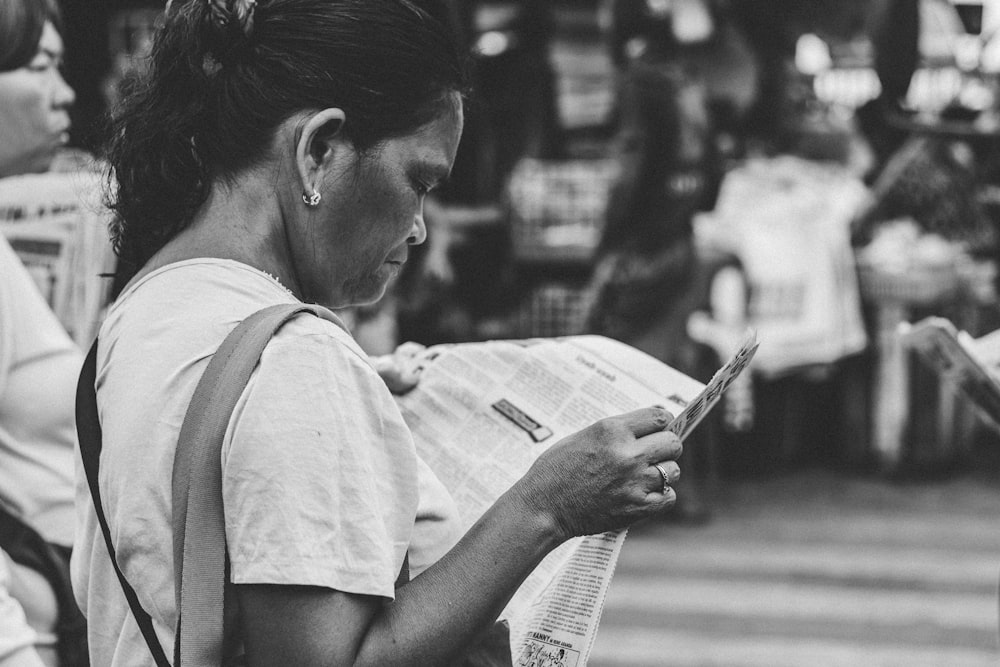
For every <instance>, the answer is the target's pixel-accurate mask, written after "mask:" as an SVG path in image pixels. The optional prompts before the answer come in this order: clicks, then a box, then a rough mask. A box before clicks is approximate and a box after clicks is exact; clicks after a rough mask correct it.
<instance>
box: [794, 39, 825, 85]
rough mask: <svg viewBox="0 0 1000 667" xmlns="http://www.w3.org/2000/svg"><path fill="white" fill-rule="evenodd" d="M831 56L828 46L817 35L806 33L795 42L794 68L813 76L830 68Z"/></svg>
mask: <svg viewBox="0 0 1000 667" xmlns="http://www.w3.org/2000/svg"><path fill="white" fill-rule="evenodd" d="M832 65H833V58H831V57H830V47H829V46H828V45H827V43H826V42H824V41H823V40H822V38H820V37H819V36H818V35H814V34H812V33H807V34H805V35H802V36H801V37H799V40H798V42H796V44H795V68H796V69H798V70H799V71H800V72H802V73H803V74H806V75H810V76H815V75H817V74H819V73H820V72H823V71H826V70H828V69H830V67H831V66H832Z"/></svg>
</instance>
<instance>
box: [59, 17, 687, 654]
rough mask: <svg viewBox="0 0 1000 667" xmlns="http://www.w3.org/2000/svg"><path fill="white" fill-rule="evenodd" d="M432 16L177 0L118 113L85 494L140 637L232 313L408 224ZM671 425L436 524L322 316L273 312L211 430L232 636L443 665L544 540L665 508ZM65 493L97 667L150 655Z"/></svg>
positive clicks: (594, 434)
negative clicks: (115, 263)
mask: <svg viewBox="0 0 1000 667" xmlns="http://www.w3.org/2000/svg"><path fill="white" fill-rule="evenodd" d="M440 16H441V14H440V8H439V7H438V6H437V5H436V3H432V2H429V1H427V0H424V1H417V0H257V2H253V0H230V1H228V2H224V1H222V0H173V2H172V3H171V5H170V7H169V8H168V10H167V13H166V17H165V22H164V27H163V28H162V29H161V31H160V32H159V34H158V35H157V36H156V39H155V44H154V47H153V53H152V57H151V62H150V71H149V73H148V78H146V79H145V80H143V81H142V82H141V83H140V84H139V85H137V86H136V87H135V88H134V90H133V91H132V93H131V96H130V97H129V98H128V99H127V100H126V101H125V103H124V108H123V109H122V110H121V111H120V113H119V115H118V118H117V126H116V130H115V133H114V140H113V143H112V145H111V147H110V150H109V153H108V155H109V160H110V163H111V165H112V167H113V173H114V176H115V178H116V182H115V187H114V193H113V207H114V209H115V211H116V212H117V214H118V216H119V219H120V223H119V224H118V225H117V227H116V229H115V234H116V238H117V247H118V250H119V252H120V256H121V260H122V264H123V266H125V267H131V270H132V271H134V273H135V275H134V276H132V278H131V281H130V283H129V284H128V285H126V287H125V289H124V290H123V291H122V293H121V295H120V296H119V298H118V299H117V301H116V302H115V303H114V304H113V305H112V307H111V308H110V310H109V312H108V315H107V318H106V320H105V322H104V324H103V327H102V329H101V331H100V335H99V344H98V348H97V355H96V359H97V363H96V382H95V386H96V401H97V407H98V410H97V412H98V413H99V415H100V425H101V427H102V429H103V443H102V446H103V450H102V453H101V457H100V459H101V460H100V475H99V491H100V494H101V496H102V506H103V511H104V514H105V515H106V517H107V522H108V524H109V532H110V535H111V536H112V541H113V543H114V548H115V550H116V553H117V563H118V564H119V565H120V567H121V570H122V574H123V575H124V578H125V579H126V580H127V581H128V582H130V584H131V587H132V588H134V590H135V593H136V598H137V599H138V602H139V603H140V604H141V605H142V607H143V608H144V609H145V611H146V612H147V613H148V615H149V616H150V617H151V619H152V625H153V628H154V629H155V636H154V637H153V641H154V642H155V643H158V644H160V650H161V652H166V653H169V652H170V650H171V646H172V645H173V643H174V639H175V636H176V627H177V620H178V618H177V617H178V612H177V603H176V598H175V565H176V564H175V563H174V562H173V553H174V552H173V544H172V539H171V498H172V495H171V493H172V491H171V473H172V466H173V463H174V453H175V448H176V444H177V441H178V435H179V428H180V425H181V423H182V420H183V418H184V415H185V413H186V411H187V410H188V407H189V403H190V401H191V397H192V393H193V391H194V388H195V385H196V383H197V382H198V380H199V377H200V376H201V374H202V372H203V371H204V369H205V367H206V365H207V364H208V362H209V359H210V357H211V356H212V355H213V353H214V352H215V351H216V350H217V348H218V346H219V345H220V343H221V342H222V341H223V339H224V338H225V337H226V336H227V334H228V333H229V332H230V331H231V330H232V329H233V328H234V327H235V326H236V325H237V324H238V323H239V322H240V321H241V320H243V319H244V318H246V317H248V316H250V315H251V314H252V313H254V312H256V311H259V310H260V309H262V308H265V307H268V306H274V305H276V304H297V303H300V302H305V303H316V304H322V305H323V306H327V307H340V306H346V305H350V304H362V303H370V302H372V301H375V300H377V299H379V298H380V297H381V296H382V294H383V292H384V290H385V288H386V285H387V283H388V282H389V281H390V280H391V279H392V278H393V277H394V276H395V275H396V274H397V273H398V272H399V270H400V267H401V266H402V265H403V263H404V262H405V261H406V258H407V254H408V252H409V250H408V249H409V247H410V246H411V245H414V244H419V243H421V242H423V241H424V239H425V236H426V230H425V226H424V221H423V219H422V207H423V203H424V198H425V196H426V194H427V192H428V191H429V190H431V189H432V188H434V187H435V186H436V185H438V184H439V183H441V181H443V180H444V179H445V178H446V177H447V176H448V173H449V171H450V169H451V165H452V161H453V159H454V155H455V150H456V147H457V144H458V141H459V136H460V134H461V130H462V122H463V111H462V105H463V101H462V100H463V98H462V93H463V90H464V86H465V83H464V78H463V70H462V63H463V55H462V54H461V53H459V52H458V51H457V50H456V48H455V47H454V45H453V41H452V39H451V36H450V34H449V32H448V30H447V29H446V28H445V27H444V22H443V21H442V20H441V19H440ZM383 374H384V377H385V379H386V380H388V381H389V382H390V383H391V384H393V385H394V386H397V387H399V386H405V384H406V382H407V380H408V378H407V377H406V376H405V375H404V374H403V373H401V372H399V367H398V366H397V367H395V368H393V367H384V368H383ZM670 419H671V417H670V415H669V414H667V413H666V412H665V411H664V410H663V409H661V408H656V407H650V408H648V409H643V410H639V411H636V412H634V413H630V414H625V415H621V416H618V417H615V418H610V419H606V420H604V421H601V422H599V423H597V424H594V425H593V426H591V427H590V428H587V429H585V430H584V431H582V432H579V433H577V434H575V435H572V436H570V437H568V438H566V439H565V440H564V441H562V442H560V443H558V444H556V445H554V446H552V447H551V448H550V449H549V450H547V452H546V453H544V454H543V455H542V456H541V457H540V458H539V459H538V461H537V462H536V463H535V464H534V465H533V467H532V468H531V469H530V470H529V472H528V473H527V474H526V475H525V476H524V477H523V478H522V479H520V481H518V482H517V483H515V484H514V486H513V487H512V488H511V489H510V490H509V491H508V492H507V493H506V494H504V495H503V496H502V497H501V498H500V499H499V500H497V502H496V503H495V504H494V505H493V506H492V508H491V509H490V510H489V511H487V512H486V513H485V515H484V516H482V518H481V519H480V520H479V521H478V522H477V523H476V524H475V525H474V526H473V527H472V528H471V529H470V530H469V531H468V532H467V533H466V534H465V535H456V534H455V532H456V530H455V525H456V523H455V522H456V520H457V512H456V506H455V503H454V501H453V500H452V499H451V498H450V497H449V496H448V494H447V492H445V491H444V490H443V488H442V486H441V484H440V483H439V481H438V480H437V479H435V478H434V477H433V476H432V475H431V474H430V472H429V470H428V469H427V467H426V466H425V465H423V464H422V462H421V461H420V460H419V459H418V457H417V455H416V453H415V451H414V445H413V441H412V437H411V435H410V433H409V431H408V430H407V427H406V425H405V424H404V422H403V420H402V418H401V416H400V413H399V411H398V408H397V407H396V404H395V403H394V401H393V399H392V396H391V394H390V392H389V390H388V388H387V384H386V381H384V380H383V378H382V377H380V375H379V373H378V372H377V371H376V368H375V367H374V366H373V365H372V363H371V362H370V361H369V359H368V358H366V356H365V355H364V354H363V353H362V352H361V350H360V349H359V348H358V346H357V345H356V344H355V342H354V341H353V340H352V339H351V337H350V335H348V334H347V333H345V331H343V330H342V329H341V328H340V327H338V326H337V325H336V323H334V322H331V321H329V320H328V319H322V318H320V317H315V316H313V315H311V314H303V315H300V316H298V317H296V318H294V319H293V320H291V321H290V322H289V323H288V324H286V325H285V326H284V327H283V328H281V329H280V330H279V331H278V332H277V334H276V335H275V336H274V337H273V338H271V339H270V342H269V343H268V345H267V346H266V349H265V350H264V352H263V355H262V357H261V360H260V363H259V365H258V366H257V368H256V370H255V371H254V374H253V376H252V377H251V378H250V381H249V384H248V385H247V387H246V389H245V390H244V391H243V393H242V395H241V396H240V398H239V402H238V403H237V405H236V409H235V410H234V412H233V415H232V417H231V419H230V421H229V423H228V430H227V433H226V437H225V440H224V442H223V446H222V471H221V475H222V495H223V500H224V513H225V516H224V521H225V533H226V542H227V551H228V558H229V564H230V566H229V568H228V576H229V579H230V581H231V582H232V584H233V585H234V589H235V597H236V600H237V602H238V607H239V617H240V622H239V623H238V624H237V627H236V632H235V634H236V640H235V642H233V644H236V645H239V646H238V647H236V646H234V647H232V649H231V651H230V653H238V652H240V651H242V652H243V654H244V658H243V659H244V660H245V662H246V664H249V665H275V664H293V665H378V666H380V667H386V666H390V665H440V664H453V663H454V662H456V661H459V660H461V659H462V658H463V656H465V655H466V654H467V653H468V651H469V650H470V648H471V647H473V646H474V645H475V644H476V642H477V638H478V637H480V636H481V635H482V633H484V632H485V631H487V630H489V629H490V628H491V627H492V626H493V624H494V621H495V619H496V618H497V616H498V614H499V613H500V611H501V609H502V608H503V607H504V605H505V603H506V601H507V600H508V599H509V598H510V597H511V595H512V594H513V593H514V591H515V590H516V589H517V587H518V585H519V584H520V582H521V581H522V580H523V579H524V578H525V577H526V576H527V575H528V574H529V573H530V572H531V570H532V569H533V567H534V566H535V565H536V564H538V563H539V561H540V560H541V559H542V558H543V557H544V556H545V555H546V554H547V553H549V552H550V551H551V550H552V549H553V548H555V547H556V546H558V545H559V544H561V543H562V542H564V541H566V540H567V539H569V538H571V537H573V536H578V535H584V534H591V533H599V532H603V531H605V530H608V529H612V528H617V527H622V526H625V525H627V524H629V523H631V522H633V521H635V520H637V519H641V518H643V517H648V516H650V515H652V514H655V513H657V512H660V511H663V510H664V509H666V508H668V507H669V506H670V505H672V504H673V503H674V500H675V494H674V492H673V490H672V489H671V488H670V486H669V485H670V484H673V483H674V482H675V481H676V480H677V478H678V475H679V470H678V467H677V464H676V463H675V462H674V459H676V458H677V456H679V454H680V451H681V446H680V442H679V440H678V439H677V437H676V436H673V435H672V434H669V433H667V432H665V431H664V427H665V426H666V425H667V424H668V422H669V420H670ZM79 503H80V507H81V508H83V510H84V511H83V517H82V524H81V525H80V526H79V539H80V540H81V546H80V548H78V550H77V552H76V555H75V560H74V585H75V587H76V590H77V593H78V598H79V600H80V602H81V605H82V606H83V608H84V610H85V612H86V614H87V617H88V623H89V627H90V641H91V644H90V647H91V658H92V661H93V664H96V665H125V664H129V665H137V664H153V658H152V657H151V650H156V647H155V646H153V645H152V644H147V642H146V641H144V637H143V635H142V634H141V633H140V630H139V629H138V628H137V624H136V622H135V621H133V620H132V617H131V615H130V609H129V606H128V604H127V603H126V599H125V597H124V596H123V593H122V591H121V590H120V589H119V581H118V580H117V579H116V574H115V571H114V569H113V567H112V564H111V560H110V558H109V556H108V553H107V552H106V549H105V544H104V543H103V538H102V531H101V529H100V527H99V526H98V522H97V520H96V518H95V512H94V510H93V506H92V505H91V501H90V497H89V494H88V493H87V490H86V489H84V488H83V487H81V490H80V493H79ZM407 560H408V561H409V568H408V570H409V577H407V576H406V574H407V573H406V570H407V568H406V566H405V564H406V562H407ZM220 576H221V573H220ZM137 616H138V615H137ZM188 629H189V626H185V625H183V624H182V630H183V631H187V630H188ZM183 634H184V632H181V635H182V636H183ZM507 660H509V655H508V657H507Z"/></svg>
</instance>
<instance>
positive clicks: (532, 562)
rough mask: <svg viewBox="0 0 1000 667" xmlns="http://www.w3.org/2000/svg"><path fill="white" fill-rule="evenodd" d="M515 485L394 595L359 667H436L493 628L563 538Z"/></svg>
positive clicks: (372, 630)
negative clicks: (535, 569) (460, 536)
mask: <svg viewBox="0 0 1000 667" xmlns="http://www.w3.org/2000/svg"><path fill="white" fill-rule="evenodd" d="M558 535H559V531H558V529H557V526H556V524H555V522H554V521H553V520H551V519H550V518H548V517H547V516H546V515H545V514H544V513H543V512H539V511H536V509H535V508H533V507H531V506H530V500H529V499H528V497H527V496H526V494H523V493H522V492H521V490H520V488H519V486H518V485H515V487H514V488H512V489H511V490H510V491H508V492H507V494H505V495H504V496H503V497H502V498H501V499H500V500H499V501H498V502H497V503H496V504H495V505H494V506H493V507H492V508H490V510H489V511H488V512H487V513H486V514H484V515H483V516H482V517H481V518H480V519H479V521H477V522H476V523H475V524H474V525H473V526H472V528H471V529H470V530H469V532H468V533H466V535H465V536H464V537H463V538H462V540H461V541H460V542H459V543H458V544H457V545H456V546H455V547H454V548H453V549H452V550H451V551H449V552H448V553H447V554H446V555H445V556H444V557H443V558H442V559H441V560H440V561H438V562H437V563H436V564H434V565H433V566H432V567H430V568H429V569H428V570H426V571H425V572H424V573H422V574H421V575H420V576H419V577H417V578H416V579H414V580H413V581H411V582H410V583H408V584H407V585H406V586H404V587H402V588H400V589H399V590H398V591H397V592H396V599H395V601H393V602H392V603H391V604H387V605H385V606H384V607H383V608H382V611H381V613H380V614H378V615H377V616H376V617H375V619H374V620H373V622H372V624H371V626H370V628H369V631H368V633H367V635H366V637H365V640H364V642H363V644H362V646H361V649H360V651H359V653H358V660H357V662H356V664H357V665H378V666H380V667H385V666H389V665H415V664H420V665H438V664H447V663H448V662H449V661H450V660H452V659H454V658H455V657H456V656H457V655H460V654H461V653H462V651H463V650H464V649H465V648H466V647H467V646H468V645H469V644H470V642H472V641H473V640H474V639H475V637H476V635H478V634H479V633H480V632H482V631H483V630H485V629H486V628H488V627H489V626H490V624H491V623H493V622H494V621H495V620H496V617H497V616H498V615H499V613H500V612H501V611H502V610H503V608H504V606H505V605H506V604H507V602H508V601H509V600H510V598H511V596H512V595H513V594H514V592H515V591H516V590H517V587H518V586H519V585H520V584H521V582H523V581H524V579H525V577H527V576H528V574H530V573H531V571H532V570H533V569H534V568H535V566H536V565H538V563H539V562H540V561H541V560H542V558H544V557H545V555H546V554H548V553H549V552H550V551H551V550H552V549H553V548H555V547H556V546H558V544H559V543H560V542H561V541H562V538H560V537H558Z"/></svg>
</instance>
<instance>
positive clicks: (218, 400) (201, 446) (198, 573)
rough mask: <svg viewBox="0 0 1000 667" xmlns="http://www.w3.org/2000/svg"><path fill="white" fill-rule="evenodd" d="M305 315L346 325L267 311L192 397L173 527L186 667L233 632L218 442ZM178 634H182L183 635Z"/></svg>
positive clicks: (208, 661)
mask: <svg viewBox="0 0 1000 667" xmlns="http://www.w3.org/2000/svg"><path fill="white" fill-rule="evenodd" d="M301 312H310V313H313V314H314V315H317V316H318V317H322V318H324V319H327V320H329V321H331V322H334V323H336V324H338V325H339V326H343V324H341V323H340V320H338V319H337V316H336V315H334V314H333V313H331V312H330V311H328V310H326V309H325V308H321V307H318V306H307V305H304V304H290V305H279V306H272V307H270V308H265V309H263V310H261V311H258V312H257V313H254V314H253V315H251V316H250V317H248V318H247V319H245V320H243V322H241V323H240V324H239V325H238V326H237V327H236V328H235V329H234V330H233V332H232V333H230V334H229V336H228V337H227V338H226V340H225V341H223V343H222V345H221V346H220V347H219V350H218V351H217V352H216V353H215V355H214V356H213V357H212V361H211V362H209V364H208V368H207V369H206V370H205V373H204V375H202V377H201V381H200V382H199V383H198V386H197V388H196V389H195V391H194V396H193V397H192V398H191V404H190V407H189V408H188V411H187V414H186V415H185V417H184V423H183V425H182V426H181V432H180V437H179V439H178V442H177V452H176V454H175V455H174V473H173V522H174V569H175V579H174V582H175V587H176V593H177V608H178V610H180V618H179V621H178V628H177V637H178V641H179V645H178V649H179V658H180V664H182V665H184V666H185V667H202V666H205V667H207V666H213V667H214V666H216V665H221V664H222V658H223V645H224V638H225V637H226V636H228V634H229V633H231V632H234V631H235V628H228V627H225V625H226V624H225V620H227V619H228V620H229V621H230V622H232V620H233V617H234V614H233V613H232V611H230V613H224V610H225V609H227V608H228V609H230V610H235V606H233V605H232V604H231V603H232V601H231V600H230V601H229V602H230V604H229V605H227V604H226V602H227V600H226V595H225V584H226V581H227V579H228V577H226V576H223V575H224V573H225V572H226V570H227V558H226V526H225V518H224V511H223V506H222V442H223V439H224V438H225V435H226V429H227V428H228V426H229V420H230V417H231V416H232V413H233V409H234V408H235V407H236V403H237V401H238V400H239V398H240V395H241V394H242V393H243V390H244V388H245V387H246V385H247V382H248V381H249V380H250V375H251V374H252V373H253V370H254V368H256V366H257V363H258V361H259V360H260V356H261V354H262V353H263V352H264V348H265V347H266V346H267V343H268V341H270V340H271V337H272V336H273V335H274V334H275V332H277V330H278V329H279V328H281V326H282V325H283V324H285V322H287V321H288V320H290V319H292V318H293V317H295V316H296V315H297V314H299V313H301ZM182 630H183V632H182Z"/></svg>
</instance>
